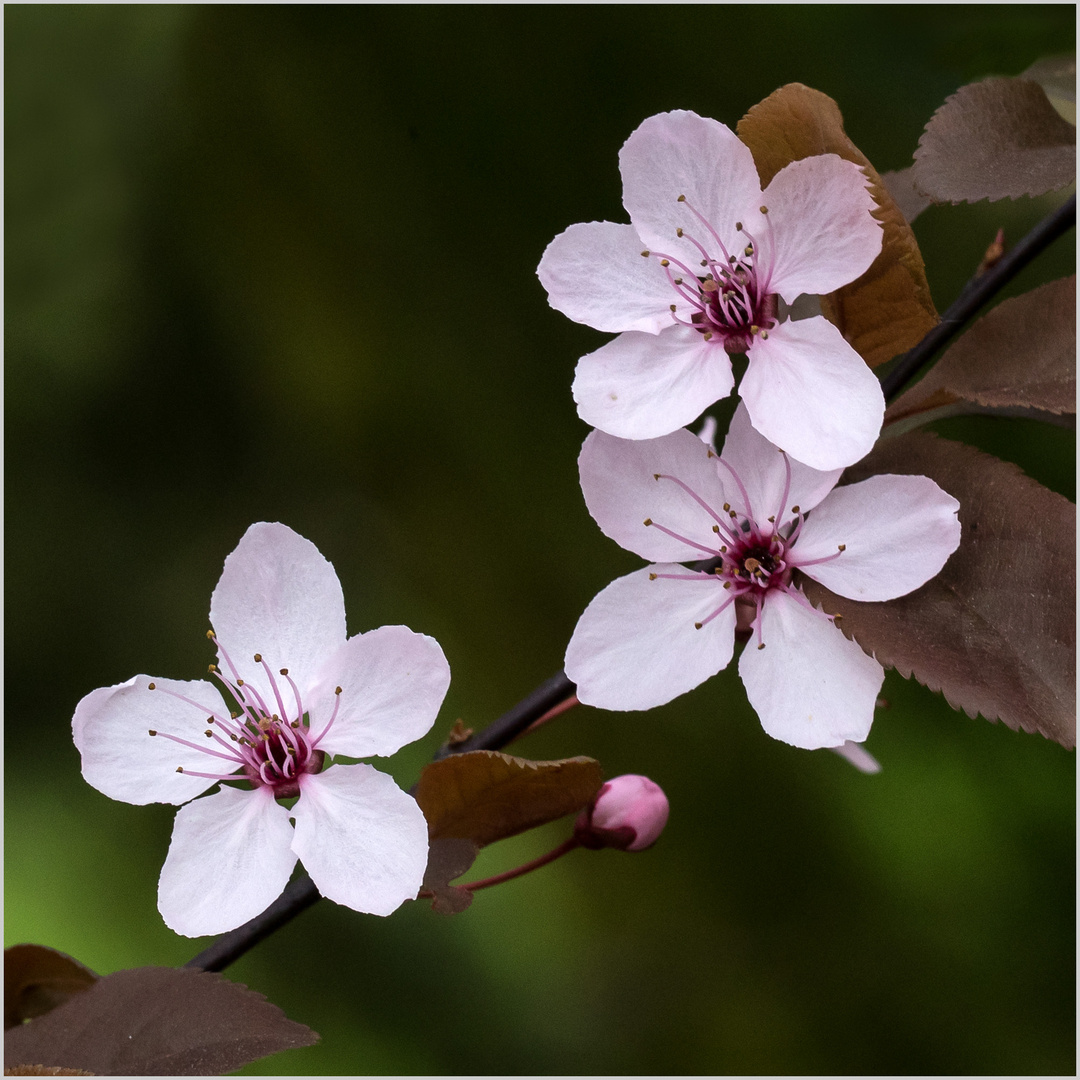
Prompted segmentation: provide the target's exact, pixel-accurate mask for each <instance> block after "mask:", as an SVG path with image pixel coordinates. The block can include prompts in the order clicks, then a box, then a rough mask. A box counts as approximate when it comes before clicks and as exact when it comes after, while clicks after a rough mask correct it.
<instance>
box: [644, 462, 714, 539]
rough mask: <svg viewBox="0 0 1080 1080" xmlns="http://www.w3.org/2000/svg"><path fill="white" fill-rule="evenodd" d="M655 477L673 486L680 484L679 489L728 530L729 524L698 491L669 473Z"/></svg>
mask: <svg viewBox="0 0 1080 1080" xmlns="http://www.w3.org/2000/svg"><path fill="white" fill-rule="evenodd" d="M655 477H656V479H657V480H670V481H671V482H672V483H673V484H678V485H679V487H680V488H682V490H683V491H685V492H686V494H687V495H689V496H690V498H691V499H693V500H694V502H696V503H697V504H698V506H700V507H701V509H702V510H704V511H705V513H707V514H708V515H709V517H711V518H712V519H713V521H715V522H716V524H717V525H719V526H721V528H723V529H725V530H726V529H727V522H726V521H725V520H724V519H723V518H722V517H721V516H720V515H719V514H718V513H717V512H716V511H715V510H714V509H713V508H712V507H711V506H710V505H709V504H708V503H707V502H706V501H705V500H704V499H703V498H702V497H701V496H700V495H699V494H698V493H697V492H696V491H694V490H693V489H692V488H691V487H689V486H688V485H687V484H684V483H683V482H682V481H681V480H680V479H679V478H678V477H677V476H669V475H668V474H667V473H656V474H655Z"/></svg>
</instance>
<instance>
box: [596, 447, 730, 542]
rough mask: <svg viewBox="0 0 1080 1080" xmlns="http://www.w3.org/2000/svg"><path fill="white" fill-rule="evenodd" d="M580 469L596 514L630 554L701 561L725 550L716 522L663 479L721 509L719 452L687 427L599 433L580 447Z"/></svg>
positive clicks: (716, 508)
mask: <svg viewBox="0 0 1080 1080" xmlns="http://www.w3.org/2000/svg"><path fill="white" fill-rule="evenodd" d="M578 471H579V473H580V475H581V490H582V493H583V494H584V496H585V505H586V506H588V508H589V513H590V514H592V516H593V518H594V519H595V520H596V523H597V525H599V526H600V528H601V529H602V530H603V532H604V534H605V535H606V536H610V537H611V539H612V540H614V541H615V542H616V543H617V544H621V545H622V546H623V547H624V548H626V549H627V551H633V552H635V553H636V554H638V555H640V556H642V558H645V559H648V560H649V561H650V562H661V561H663V562H673V561H676V560H683V561H697V560H699V559H707V558H710V557H711V556H714V555H716V554H717V553H718V548H719V547H720V540H719V539H718V538H717V535H716V533H715V532H713V526H714V525H715V524H716V521H715V519H714V518H713V517H711V516H710V514H709V513H708V511H707V510H705V509H704V508H703V507H702V506H701V505H700V504H699V503H697V502H696V501H695V500H694V498H693V496H692V495H690V494H689V493H688V492H687V491H686V490H685V489H684V488H683V487H681V486H680V485H679V484H677V483H675V482H674V481H672V480H668V479H664V478H663V477H667V476H674V477H676V478H678V480H680V481H682V483H683V484H685V485H686V487H688V488H690V489H691V491H693V492H694V493H695V494H696V495H698V496H699V497H700V498H701V499H703V500H704V501H705V502H706V503H707V504H708V505H709V506H711V507H712V508H713V509H714V510H715V511H716V512H717V513H721V507H722V506H723V503H724V489H723V487H722V486H721V484H720V481H719V479H718V477H717V475H716V457H715V456H714V455H713V454H712V452H711V451H710V449H709V447H708V446H706V445H705V444H704V443H703V442H702V441H701V440H700V439H699V438H697V436H695V435H691V434H690V432H689V431H687V430H686V429H685V428H681V429H680V430H678V431H673V432H672V433H671V434H670V435H664V436H663V437H662V438H659V439H638V440H635V439H617V438H615V436H614V435H606V434H605V433H604V432H602V431H593V432H592V433H590V435H589V436H588V438H587V439H586V440H585V445H584V446H582V448H581V456H580V457H579V458H578ZM657 474H659V475H660V476H661V479H659V480H658V479H657V478H656V477H657ZM646 520H651V521H654V522H656V523H657V524H658V525H662V526H664V527H665V528H667V529H670V530H672V531H673V532H676V533H679V534H680V535H681V536H685V537H686V538H687V539H688V540H693V541H695V542H696V543H698V544H700V545H701V546H702V547H705V548H708V549H709V550H708V551H702V550H701V549H700V548H695V547H693V546H691V545H689V544H685V543H683V542H682V541H681V540H677V539H674V538H673V537H670V536H668V535H667V534H666V533H664V532H662V531H661V530H660V529H659V528H655V527H652V526H647V525H645V524H644V522H645V521H646ZM725 521H726V518H725Z"/></svg>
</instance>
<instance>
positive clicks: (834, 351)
mask: <svg viewBox="0 0 1080 1080" xmlns="http://www.w3.org/2000/svg"><path fill="white" fill-rule="evenodd" d="M619 166H620V170H621V172H622V178H623V204H624V206H625V207H626V210H627V212H628V213H629V215H630V221H631V222H632V224H630V225H620V224H616V223H613V222H609V221H594V222H590V223H583V224H578V225H572V226H570V228H569V229H567V230H566V232H564V233H562V234H561V235H559V236H557V237H556V238H555V239H554V240H553V241H552V242H551V244H550V245H549V246H548V248H547V250H546V251H545V252H544V256H543V259H542V260H541V261H540V266H539V268H538V271H537V272H538V274H539V276H540V281H541V282H542V284H543V285H544V287H545V288H546V289H547V291H548V299H549V301H550V303H551V305H552V307H554V308H556V309H557V310H559V311H561V312H563V314H565V315H567V316H569V317H570V318H571V319H574V320H575V321H576V322H581V323H585V324H586V325H588V326H593V327H595V328H596V329H598V330H605V331H609V332H614V333H618V334H619V336H618V337H617V338H615V339H614V340H613V341H610V342H608V344H606V345H603V346H601V348H599V349H597V350H596V351H595V352H592V353H589V354H588V355H587V356H583V357H582V358H581V360H580V361H579V363H578V367H577V375H576V377H575V379H574V400H575V401H576V402H577V405H578V413H579V415H580V416H581V418H582V419H583V420H585V421H586V422H587V423H589V424H592V425H593V427H596V428H599V429H600V430H601V431H605V432H607V433H608V434H610V435H616V436H618V437H620V438H624V439H652V438H656V437H657V436H660V435H666V434H668V433H669V432H671V431H674V430H676V429H677V428H680V427H682V426H683V425H685V424H689V423H691V422H692V421H693V420H694V419H695V417H697V416H698V415H699V414H700V413H701V412H702V411H703V410H704V409H706V408H708V406H709V405H711V404H712V403H713V402H714V401H716V400H718V399H719V398H723V397H727V395H728V394H729V393H731V390H732V386H733V384H734V379H733V376H732V370H731V361H730V358H729V354H736V353H746V354H747V356H748V358H749V366H748V367H747V370H746V374H745V375H744V376H743V379H742V383H741V385H740V387H739V392H740V394H741V395H742V398H743V400H744V401H745V402H746V406H747V409H748V410H749V413H750V420H751V423H752V424H753V425H754V427H755V428H757V430H758V431H759V432H761V434H762V435H764V436H765V437H766V438H767V439H769V440H770V441H771V442H773V443H775V444H776V445H777V446H780V447H782V448H783V449H784V450H786V451H787V452H788V453H789V454H790V455H791V456H792V457H793V458H795V459H796V460H798V461H801V462H804V463H805V464H808V465H811V466H813V467H814V468H817V469H834V468H840V467H843V466H844V465H850V464H851V463H853V462H855V461H858V460H859V458H861V457H863V456H864V455H865V454H866V453H867V452H868V451H869V450H870V448H871V447H872V446H873V444H874V441H875V439H876V438H877V435H878V432H879V431H880V430H881V420H882V416H883V413H884V409H885V404H884V399H883V397H882V394H881V389H880V387H879V385H878V382H877V379H876V378H875V377H874V374H873V372H871V371H870V369H869V368H868V367H867V366H866V364H865V362H864V361H863V359H862V358H861V357H860V356H859V354H858V353H856V352H855V350H854V349H852V348H851V346H850V345H849V344H848V343H847V342H846V341H845V340H844V338H843V336H842V335H841V334H840V332H839V330H837V329H836V327H835V326H833V325H832V323H830V322H828V320H826V319H824V318H823V317H821V316H815V317H812V318H808V319H802V320H799V321H792V320H787V321H782V320H781V312H780V303H779V301H780V300H782V301H783V302H784V303H786V304H791V303H793V302H794V301H795V299H796V297H798V296H800V295H802V294H822V293H829V292H833V291H834V290H836V289H838V288H840V287H841V286H842V285H846V284H847V283H848V282H850V281H853V280H854V279H855V278H857V277H859V275H860V274H862V273H863V272H864V271H865V270H866V269H867V268H868V267H869V266H870V264H871V263H872V262H873V261H874V259H875V258H876V257H877V255H878V253H879V252H880V250H881V237H882V232H881V227H880V225H879V224H878V223H877V222H876V221H875V220H874V219H873V218H872V217H871V216H870V212H871V211H872V210H873V209H874V202H873V199H872V198H871V196H870V193H869V191H868V190H867V187H866V178H865V177H864V176H863V174H862V172H861V171H860V169H859V168H858V166H856V165H854V164H852V163H851V162H848V161H844V160H842V159H841V158H839V157H837V156H836V155H835V154H824V155H821V156H819V157H811V158H805V159H803V160H802V161H796V162H793V163H792V164H790V165H788V166H787V167H786V168H784V169H782V170H781V171H780V172H779V173H777V174H776V176H775V177H774V178H773V179H772V181H771V182H770V183H769V185H768V187H766V188H765V190H764V191H762V189H761V183H760V181H759V179H758V174H757V169H756V168H755V166H754V159H753V157H752V155H751V153H750V151H749V149H747V147H746V146H745V145H744V144H743V143H742V142H740V141H739V139H738V137H737V136H736V135H735V134H734V133H733V132H732V131H730V130H729V129H728V128H727V127H725V126H724V125H723V124H720V123H718V122H717V121H715V120H710V119H707V118H705V117H701V116H698V115H697V114H695V113H692V112H671V113H662V114H660V115H658V116H652V117H650V118H649V119H648V120H646V121H645V122H644V123H643V124H641V126H640V127H639V128H638V129H637V130H636V131H635V132H634V133H633V134H632V135H631V136H630V138H629V139H627V141H626V143H625V145H624V146H623V148H622V152H621V153H620V155H619ZM642 256H645V257H644V258H643V257H642Z"/></svg>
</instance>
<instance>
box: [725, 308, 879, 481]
mask: <svg viewBox="0 0 1080 1080" xmlns="http://www.w3.org/2000/svg"><path fill="white" fill-rule="evenodd" d="M749 358H750V364H749V366H748V367H747V369H746V374H745V375H744V376H743V379H742V383H741V384H740V386H739V393H741V394H742V397H743V401H745V402H746V407H747V409H748V410H749V413H750V420H751V422H752V423H753V425H754V427H756V428H757V429H758V431H760V432H761V434H762V435H764V436H765V438H766V439H768V440H769V441H770V442H772V443H775V444H776V445H777V446H779V447H780V448H781V449H783V450H786V451H787V452H788V453H789V454H790V455H791V456H792V457H793V458H795V460H796V461H801V462H803V464H805V465H809V466H810V467H811V468H813V469H821V470H822V471H828V470H829V469H839V468H843V467H844V466H846V465H852V464H854V463H855V462H856V461H858V460H859V459H860V458H862V457H865V456H866V454H868V453H869V452H870V449H871V447H873V445H874V443H875V441H876V440H877V437H878V434H879V433H880V431H881V421H882V418H883V417H884V415H885V398H884V397H883V396H882V393H881V385H880V384H879V383H878V381H877V379H876V378H875V376H874V373H873V372H872V371H871V370H870V369H869V368H868V367H867V366H866V362H865V361H864V360H863V358H862V357H861V356H859V354H858V353H857V352H856V351H855V350H854V349H853V348H852V347H851V346H850V345H849V344H848V343H847V342H846V341H845V340H844V338H843V336H842V335H841V333H840V331H839V330H837V329H836V327H835V326H833V324H832V323H830V322H829V321H828V320H827V319H824V318H813V319H803V320H801V321H800V322H786V323H782V324H781V325H780V326H777V327H775V328H774V329H772V330H770V331H769V336H768V338H767V339H765V340H762V339H761V338H760V337H756V338H754V341H753V344H752V345H751V346H750V352H749Z"/></svg>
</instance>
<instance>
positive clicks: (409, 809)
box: [293, 765, 428, 915]
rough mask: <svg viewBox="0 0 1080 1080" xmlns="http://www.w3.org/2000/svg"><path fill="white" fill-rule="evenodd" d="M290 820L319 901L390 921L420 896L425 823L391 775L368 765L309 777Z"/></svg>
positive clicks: (295, 846)
mask: <svg viewBox="0 0 1080 1080" xmlns="http://www.w3.org/2000/svg"><path fill="white" fill-rule="evenodd" d="M293 815H294V817H295V818H296V835H295V837H294V839H293V851H295V852H296V854H297V855H299V856H300V861H301V862H302V863H303V864H304V869H306V870H307V872H308V873H309V874H310V875H311V880H312V881H314V882H315V884H316V885H317V886H318V889H319V892H320V893H322V895H323V896H325V897H328V898H329V899H330V900H333V901H335V902H336V903H338V904H344V905H345V906H346V907H351V908H353V909H354V910H356V911H366V912H368V913H369V914H371V915H389V914H390V913H391V912H392V911H394V910H396V909H397V908H398V907H400V906H401V904H403V903H404V902H405V901H406V900H411V899H413V898H415V896H416V894H417V892H419V890H420V885H421V883H422V882H423V880H424V871H425V869H426V868H427V855H428V829H427V822H426V821H425V820H424V815H423V813H422V812H421V810H420V807H419V806H417V805H416V801H415V800H414V799H413V798H412V796H410V795H406V794H405V792H404V791H402V790H401V788H399V787H398V786H397V784H395V783H394V781H393V779H392V778H391V777H389V776H386V775H385V774H384V773H381V772H378V771H376V770H375V769H373V768H372V767H371V766H370V765H335V766H333V767H332V768H330V769H327V770H326V771H325V772H322V773H318V774H317V775H315V774H312V775H308V776H306V777H304V779H303V782H302V786H301V790H300V800H299V802H297V804H296V806H295V807H293Z"/></svg>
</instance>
